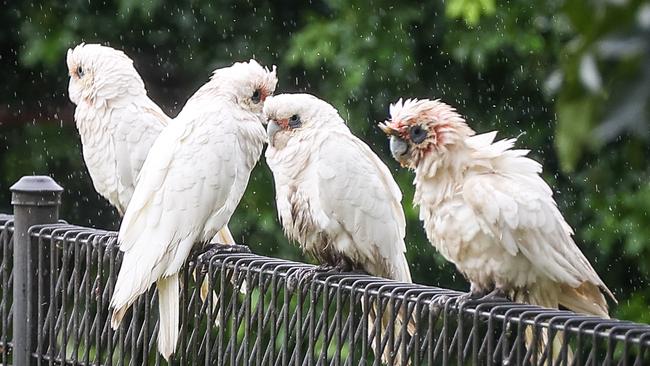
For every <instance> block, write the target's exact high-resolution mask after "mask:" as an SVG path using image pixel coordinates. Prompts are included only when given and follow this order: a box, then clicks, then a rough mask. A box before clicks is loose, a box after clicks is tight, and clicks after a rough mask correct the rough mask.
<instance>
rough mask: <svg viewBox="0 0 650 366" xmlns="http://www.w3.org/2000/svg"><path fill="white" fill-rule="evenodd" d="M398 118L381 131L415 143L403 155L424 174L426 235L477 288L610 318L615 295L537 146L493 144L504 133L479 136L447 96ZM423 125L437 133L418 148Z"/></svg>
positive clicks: (418, 178) (419, 184) (409, 107)
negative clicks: (587, 251) (532, 149)
mask: <svg viewBox="0 0 650 366" xmlns="http://www.w3.org/2000/svg"><path fill="white" fill-rule="evenodd" d="M391 118H392V120H391V121H390V122H388V123H386V124H384V125H382V128H383V129H384V131H386V132H387V133H389V134H390V135H392V136H393V137H392V138H395V139H401V140H402V141H404V142H405V143H407V144H408V149H403V148H402V149H400V150H399V151H397V152H395V154H396V155H397V156H396V158H397V159H398V160H399V161H400V162H402V164H403V165H406V166H408V167H410V168H412V169H414V170H415V186H416V192H415V198H414V202H415V204H417V205H419V207H420V218H421V219H422V220H423V221H424V228H425V230H426V233H427V236H428V238H429V240H430V241H431V243H432V244H433V245H434V247H435V248H436V249H437V250H438V251H439V252H440V253H441V254H442V255H443V256H444V257H445V258H446V259H447V260H449V261H451V262H452V263H454V264H455V265H456V267H457V268H458V270H459V271H460V272H462V273H463V274H464V275H465V277H466V278H467V279H468V280H469V281H470V282H471V288H472V292H473V293H486V292H487V291H490V290H492V289H495V288H497V289H501V290H503V291H504V292H505V293H507V294H509V295H510V296H511V298H513V299H515V300H518V301H523V302H528V303H532V304H536V305H541V306H545V307H553V308H557V307H558V306H560V305H561V306H564V307H566V308H568V309H571V310H574V311H578V312H582V313H587V314H593V315H598V316H602V317H608V311H607V302H606V300H605V297H604V296H603V293H605V294H607V295H609V296H610V297H611V298H612V299H613V300H615V299H614V296H613V295H612V293H611V292H610V291H609V289H608V288H607V287H606V286H605V284H604V283H603V281H602V280H601V279H600V277H599V276H598V274H597V273H596V271H595V270H594V269H593V267H592V266H591V264H590V263H589V261H588V260H587V258H586V257H585V256H584V255H583V254H582V252H581V251H580V249H579V248H578V246H577V245H576V244H575V242H574V241H573V238H572V235H573V230H572V229H571V227H570V226H569V225H568V224H567V222H566V221H565V220H564V218H563V217H562V214H561V213H560V211H559V209H558V207H557V205H556V203H555V201H554V199H553V192H552V190H551V188H550V187H549V186H548V185H547V184H546V182H544V180H543V179H542V178H541V177H540V173H541V171H542V167H541V165H540V164H539V163H538V162H536V161H534V160H532V159H530V158H528V157H527V156H526V155H527V153H528V150H517V149H513V146H514V143H515V139H506V140H500V141H494V140H495V136H496V132H489V133H485V134H480V135H474V131H473V130H471V129H470V128H469V127H468V126H467V125H466V123H465V121H464V120H463V119H462V118H461V117H460V115H458V114H457V113H456V112H455V110H454V109H453V108H451V107H449V106H447V105H446V104H444V103H442V102H439V101H429V100H421V101H412V100H411V101H407V102H405V103H402V102H398V103H397V104H396V105H394V106H392V107H391ZM415 125H418V126H420V128H423V129H425V130H426V131H427V134H428V136H427V139H425V141H423V142H422V143H419V144H418V143H414V142H413V141H410V140H409V137H408V133H409V131H410V129H411V128H413V126H415ZM440 126H444V130H445V132H444V133H445V135H446V137H445V138H444V139H443V141H442V142H441V139H440V136H437V134H438V132H439V131H440V129H441V128H440ZM450 136H453V138H450Z"/></svg>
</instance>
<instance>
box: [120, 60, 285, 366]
mask: <svg viewBox="0 0 650 366" xmlns="http://www.w3.org/2000/svg"><path fill="white" fill-rule="evenodd" d="M276 83H277V78H276V75H275V68H274V69H273V71H269V70H268V69H265V68H263V67H262V66H260V65H259V64H258V63H257V62H256V61H254V60H250V62H246V63H235V64H234V65H232V66H231V67H226V68H222V69H218V70H216V71H215V72H214V74H213V76H212V78H211V80H210V81H209V82H207V83H206V84H205V85H204V86H202V87H201V88H200V89H199V90H198V91H197V92H196V93H195V94H194V95H193V96H192V97H191V98H190V99H189V100H188V101H187V103H186V104H185V106H184V107H183V110H182V111H181V113H180V114H179V115H178V117H176V118H175V119H174V121H173V122H172V123H171V124H170V125H169V126H168V127H167V128H166V129H165V130H164V131H163V132H162V133H161V134H160V136H159V138H158V139H157V140H156V142H155V143H154V145H153V146H152V148H151V153H150V154H149V156H148V158H147V160H146V161H145V163H144V165H143V167H142V171H141V173H140V178H139V181H138V185H137V186H136V189H135V192H134V193H133V198H132V199H131V202H130V204H129V206H128V208H127V210H126V213H125V215H124V220H123V221H122V225H121V227H120V231H119V235H118V241H119V243H120V250H121V251H123V252H124V260H123V262H122V267H121V268H120V272H119V275H118V278H117V282H116V284H115V291H114V293H113V298H112V299H111V304H110V306H111V308H112V309H113V316H112V320H111V325H112V327H113V328H117V326H119V324H120V322H121V320H122V317H123V316H124V314H125V312H126V311H127V309H128V308H129V307H130V306H131V304H132V303H133V302H134V301H135V300H136V298H137V297H138V296H140V294H142V293H144V292H145V291H146V290H147V289H148V288H149V287H150V285H151V284H153V283H154V282H155V283H156V285H157V288H158V302H159V314H160V327H159V331H158V350H159V352H160V353H161V354H162V355H163V356H164V357H165V358H166V359H169V357H170V356H171V354H173V353H174V350H175V347H176V343H177V339H178V322H179V319H178V317H179V309H178V308H179V304H178V301H179V285H178V272H179V270H180V268H181V266H182V265H183V263H184V262H185V260H186V258H187V257H188V255H189V252H190V249H191V248H192V246H193V245H194V244H195V243H205V242H207V241H209V240H210V239H211V238H212V236H213V235H214V234H215V233H216V232H217V228H220V227H223V226H224V225H226V223H227V222H228V220H229V219H230V217H231V215H232V213H233V211H234V210H235V208H236V207H237V204H238V203H239V200H240V199H241V197H242V195H243V193H244V191H245V189H246V186H247V184H248V179H249V176H250V173H251V170H252V169H253V167H254V166H255V164H256V163H257V161H258V159H259V157H260V154H261V152H262V148H263V145H264V142H265V141H266V134H265V131H264V128H263V127H262V123H261V122H262V119H261V117H262V105H263V103H264V100H265V98H266V97H267V96H269V95H271V94H272V93H273V91H274V90H275V85H276Z"/></svg>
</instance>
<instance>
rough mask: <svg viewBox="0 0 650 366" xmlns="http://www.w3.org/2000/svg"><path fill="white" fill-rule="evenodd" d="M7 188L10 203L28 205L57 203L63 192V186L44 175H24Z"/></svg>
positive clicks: (59, 201)
mask: <svg viewBox="0 0 650 366" xmlns="http://www.w3.org/2000/svg"><path fill="white" fill-rule="evenodd" d="M9 189H10V190H11V193H12V194H11V204H13V205H29V206H32V205H33V206H51V205H58V204H60V203H61V193H62V192H63V187H61V186H60V185H58V184H57V183H56V182H55V181H54V179H52V178H50V177H48V176H46V175H28V176H24V177H22V178H20V180H18V182H16V183H14V185H13V186H11V188H9Z"/></svg>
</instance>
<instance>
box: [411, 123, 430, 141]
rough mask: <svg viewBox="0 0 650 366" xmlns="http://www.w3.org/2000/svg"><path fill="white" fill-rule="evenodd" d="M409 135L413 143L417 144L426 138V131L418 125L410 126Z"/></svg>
mask: <svg viewBox="0 0 650 366" xmlns="http://www.w3.org/2000/svg"><path fill="white" fill-rule="evenodd" d="M409 136H410V137H411V141H413V143H416V144H419V143H421V142H422V141H424V140H425V139H426V138H427V131H426V130H425V129H424V128H422V127H421V126H419V125H416V126H413V127H411V129H410V130H409Z"/></svg>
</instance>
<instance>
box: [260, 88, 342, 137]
mask: <svg viewBox="0 0 650 366" xmlns="http://www.w3.org/2000/svg"><path fill="white" fill-rule="evenodd" d="M264 119H265V120H266V121H267V122H268V126H267V128H266V131H267V133H268V136H269V144H270V145H271V146H276V147H277V145H278V144H276V142H277V141H278V140H282V141H284V142H286V141H288V139H289V138H291V137H292V136H294V135H296V134H300V133H301V132H306V131H313V130H315V129H322V128H337V127H341V126H345V122H344V121H343V119H342V118H341V116H339V113H338V112H337V111H336V109H335V108H334V107H332V105H330V104H329V103H327V102H325V101H324V100H321V99H318V98H317V97H315V96H313V95H311V94H280V95H276V96H273V97H270V98H269V99H267V101H266V103H264Z"/></svg>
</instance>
